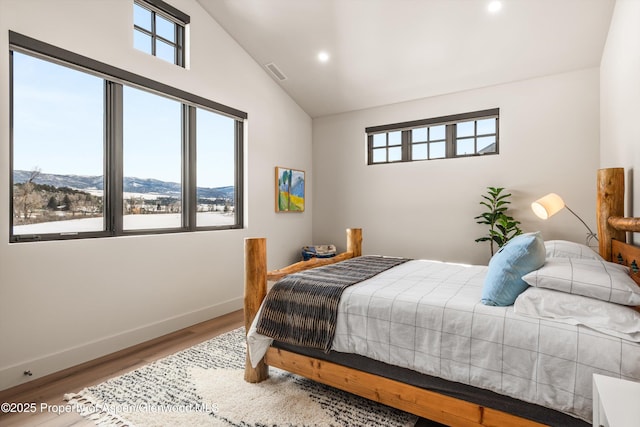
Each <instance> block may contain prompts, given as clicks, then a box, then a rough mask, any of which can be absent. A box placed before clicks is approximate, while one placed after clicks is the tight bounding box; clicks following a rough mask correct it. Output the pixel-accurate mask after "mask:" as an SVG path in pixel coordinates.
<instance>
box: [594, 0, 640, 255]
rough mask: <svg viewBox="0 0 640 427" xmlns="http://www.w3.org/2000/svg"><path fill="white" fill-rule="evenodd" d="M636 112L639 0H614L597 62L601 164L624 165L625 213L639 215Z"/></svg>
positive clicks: (638, 99) (639, 157)
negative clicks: (603, 43)
mask: <svg viewBox="0 0 640 427" xmlns="http://www.w3.org/2000/svg"><path fill="white" fill-rule="evenodd" d="M639 114H640V2H639V1H637V0H617V1H616V6H615V9H614V11H613V17H612V18H611V26H610V27H609V36H608V37H607V42H606V44H605V48H604V52H603V54H602V62H601V64H600V141H601V142H600V167H602V168H609V167H624V168H625V172H626V174H625V175H626V179H625V181H626V193H627V194H626V202H627V203H626V208H625V209H626V212H625V213H626V215H628V216H640V196H639V197H633V194H634V192H635V193H636V194H637V193H638V189H640V127H639V126H638V115H639ZM638 236H639V235H638V234H636V238H635V242H636V243H638V241H640V240H638V239H639V237H638Z"/></svg>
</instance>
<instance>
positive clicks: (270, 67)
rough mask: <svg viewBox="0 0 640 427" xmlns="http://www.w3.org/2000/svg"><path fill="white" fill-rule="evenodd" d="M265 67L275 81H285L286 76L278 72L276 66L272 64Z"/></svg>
mask: <svg viewBox="0 0 640 427" xmlns="http://www.w3.org/2000/svg"><path fill="white" fill-rule="evenodd" d="M265 67H267V70H269V71H270V72H271V74H273V76H274V77H275V78H276V79H278V80H280V81H284V80H287V76H285V75H284V73H283V72H282V70H280V68H278V66H277V65H276V64H274V63H273V62H271V63H269V64H267V65H265Z"/></svg>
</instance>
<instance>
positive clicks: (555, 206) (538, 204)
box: [531, 193, 564, 219]
mask: <svg viewBox="0 0 640 427" xmlns="http://www.w3.org/2000/svg"><path fill="white" fill-rule="evenodd" d="M563 208H564V201H563V200H562V197H560V196H558V195H557V194H556V193H549V194H547V195H546V196H544V197H542V198H541V199H538V200H536V201H535V202H533V203H531V209H533V213H535V214H536V215H537V216H538V217H539V218H542V219H547V218H549V217H551V216H553V215H555V214H556V213H558V211H560V210H561V209H563Z"/></svg>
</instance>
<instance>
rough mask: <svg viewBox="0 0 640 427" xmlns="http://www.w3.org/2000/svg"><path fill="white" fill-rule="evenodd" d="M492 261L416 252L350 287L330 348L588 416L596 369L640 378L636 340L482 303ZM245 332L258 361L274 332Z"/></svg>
mask: <svg viewBox="0 0 640 427" xmlns="http://www.w3.org/2000/svg"><path fill="white" fill-rule="evenodd" d="M486 271H487V267H484V266H467V265H460V264H451V263H441V262H436V261H426V260H416V261H410V262H407V263H405V264H402V265H400V266H397V267H394V268H392V269H390V270H387V271H385V272H383V273H380V274H379V275H377V276H375V277H373V278H371V279H369V280H366V281H364V282H362V283H359V284H357V285H354V286H351V287H349V288H347V289H346V290H345V292H344V293H343V295H342V299H341V301H340V305H339V313H338V321H337V322H338V323H337V329H336V335H335V338H334V342H333V350H335V351H340V352H347V353H355V354H359V355H362V356H366V357H369V358H372V359H375V360H379V361H382V362H385V363H389V364H393V365H397V366H401V367H404V368H409V369H413V370H415V371H418V372H421V373H425V374H429V375H434V376H438V377H442V378H445V379H448V380H451V381H456V382H461V383H464V384H469V385H473V386H476V387H481V388H484V389H489V390H493V391H495V392H498V393H500V394H505V395H509V396H512V397H515V398H518V399H521V400H524V401H527V402H532V403H536V404H539V405H543V406H546V407H549V408H553V409H556V410H559V411H562V412H565V413H568V414H572V415H574V416H577V417H579V418H582V419H584V420H588V421H589V420H591V411H592V410H591V403H592V402H591V401H592V390H591V387H592V375H593V374H594V373H600V374H604V375H608V376H613V377H620V378H625V379H631V380H640V344H637V343H635V342H631V341H628V340H626V339H623V338H621V337H619V336H612V335H608V334H606V333H603V332H598V331H596V330H593V329H591V328H588V327H586V326H584V325H582V324H575V323H576V322H569V323H566V322H563V321H562V320H561V319H560V320H557V319H543V318H537V317H531V316H530V315H529V316H524V315H520V314H516V313H515V312H514V308H513V307H491V306H485V305H482V304H481V303H480V295H481V289H482V284H483V280H484V276H485V274H486ZM257 318H258V316H256V319H257ZM572 323H573V324H572ZM605 329H606V328H605ZM610 329H613V330H616V326H615V325H612V326H610ZM247 342H248V347H249V354H250V358H251V360H252V363H254V364H255V363H257V362H258V361H259V360H260V359H261V358H262V356H263V355H264V352H265V351H266V349H267V348H268V346H269V345H270V344H271V339H270V338H268V337H264V336H261V335H259V334H257V333H256V331H255V322H254V326H253V327H252V328H251V329H250V331H249V334H248V340H247Z"/></svg>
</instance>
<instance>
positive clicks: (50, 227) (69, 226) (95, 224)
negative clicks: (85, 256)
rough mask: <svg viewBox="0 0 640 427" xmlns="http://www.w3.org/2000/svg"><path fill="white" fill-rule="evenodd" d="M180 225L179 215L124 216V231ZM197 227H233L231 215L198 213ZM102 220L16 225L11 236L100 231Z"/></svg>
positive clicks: (88, 219)
mask: <svg viewBox="0 0 640 427" xmlns="http://www.w3.org/2000/svg"><path fill="white" fill-rule="evenodd" d="M180 224H181V214H148V215H125V216H124V228H125V230H149V229H162V228H177V227H180ZM196 224H197V225H198V227H214V226H224V225H233V224H234V216H233V214H225V213H221V212H198V213H197V215H196ZM102 229H103V221H102V218H82V219H70V220H67V221H52V222H42V223H40V224H28V225H17V226H15V227H13V234H15V235H20V234H49V233H83V232H87V231H102Z"/></svg>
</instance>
